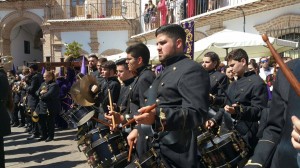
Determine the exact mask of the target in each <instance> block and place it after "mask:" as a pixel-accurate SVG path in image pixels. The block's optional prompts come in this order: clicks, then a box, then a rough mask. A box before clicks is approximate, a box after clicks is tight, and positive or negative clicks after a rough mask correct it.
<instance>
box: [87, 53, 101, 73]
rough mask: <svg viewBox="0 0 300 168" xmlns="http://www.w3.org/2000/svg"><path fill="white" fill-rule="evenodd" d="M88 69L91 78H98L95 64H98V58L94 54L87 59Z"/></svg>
mask: <svg viewBox="0 0 300 168" xmlns="http://www.w3.org/2000/svg"><path fill="white" fill-rule="evenodd" d="M88 61H89V64H88V67H89V74H90V75H93V76H95V77H96V76H98V75H99V71H98V69H97V63H98V57H97V55H95V54H90V55H89V57H88Z"/></svg>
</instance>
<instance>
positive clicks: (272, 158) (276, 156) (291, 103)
mask: <svg viewBox="0 0 300 168" xmlns="http://www.w3.org/2000/svg"><path fill="white" fill-rule="evenodd" d="M288 66H289V68H290V69H291V71H292V72H293V74H294V75H295V76H296V78H297V79H298V81H300V59H296V60H293V61H290V62H288ZM299 102H300V97H299V96H297V95H296V93H295V91H294V90H293V89H292V88H291V87H290V85H289V83H288V81H287V79H286V77H285V76H284V75H283V73H282V71H281V70H279V71H278V73H277V76H276V80H275V84H274V88H273V97H272V102H271V107H270V115H269V116H268V120H267V126H266V128H265V130H264V132H263V137H262V138H261V139H260V140H259V142H258V144H257V146H256V148H255V151H254V155H253V156H252V157H251V158H250V160H249V161H250V163H248V164H247V165H246V167H247V168H248V167H249V168H250V167H271V168H282V167H293V168H294V167H298V165H297V150H296V149H294V148H293V146H292V143H291V132H292V129H293V124H292V123H291V116H292V115H296V116H297V117H300V111H299V109H300V103H299ZM276 146H277V148H276ZM258 165H261V166H258ZM270 165H271V166H270Z"/></svg>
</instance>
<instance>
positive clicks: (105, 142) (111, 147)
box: [91, 132, 128, 167]
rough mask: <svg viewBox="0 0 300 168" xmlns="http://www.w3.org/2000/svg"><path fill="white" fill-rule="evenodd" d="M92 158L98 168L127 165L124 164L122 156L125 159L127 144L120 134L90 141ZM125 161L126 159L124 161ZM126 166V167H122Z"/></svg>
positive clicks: (116, 133)
mask: <svg viewBox="0 0 300 168" xmlns="http://www.w3.org/2000/svg"><path fill="white" fill-rule="evenodd" d="M91 147H92V150H93V154H92V155H93V156H94V157H95V161H96V162H97V165H98V166H102V167H110V166H112V165H116V164H117V165H123V166H121V167H125V166H126V165H127V161H126V163H124V156H125V155H126V157H127V153H128V152H127V148H128V144H127V141H126V138H124V136H123V134H122V133H121V132H115V133H113V134H108V135H106V136H104V137H103V138H99V139H97V140H96V141H92V145H91ZM125 160H126V159H125ZM124 164H126V165H124Z"/></svg>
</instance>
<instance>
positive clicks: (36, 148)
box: [5, 144, 66, 155]
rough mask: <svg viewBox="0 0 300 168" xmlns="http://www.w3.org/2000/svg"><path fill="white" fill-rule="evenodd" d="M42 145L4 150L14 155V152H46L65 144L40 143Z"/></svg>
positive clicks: (7, 153) (6, 153)
mask: <svg viewBox="0 0 300 168" xmlns="http://www.w3.org/2000/svg"><path fill="white" fill-rule="evenodd" d="M41 145H43V146H31V147H25V148H19V149H13V150H6V151H5V155H16V154H27V153H29V154H33V153H37V152H47V151H50V150H53V149H57V148H61V147H64V146H66V145H45V144H41Z"/></svg>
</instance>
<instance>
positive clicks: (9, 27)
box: [0, 10, 43, 55]
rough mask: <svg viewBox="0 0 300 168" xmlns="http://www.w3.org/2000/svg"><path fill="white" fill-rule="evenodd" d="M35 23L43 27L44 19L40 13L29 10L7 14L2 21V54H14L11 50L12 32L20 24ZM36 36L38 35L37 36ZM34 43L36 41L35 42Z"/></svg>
mask: <svg viewBox="0 0 300 168" xmlns="http://www.w3.org/2000/svg"><path fill="white" fill-rule="evenodd" d="M23 23H33V24H35V25H37V26H38V27H41V25H42V24H43V20H42V18H41V17H39V16H38V15H36V14H34V13H32V12H29V11H21V10H18V11H14V12H11V13H9V14H7V15H6V16H5V17H4V18H3V19H2V21H1V23H0V34H1V37H0V38H1V43H0V46H1V47H0V54H1V55H12V51H11V45H12V41H11V39H10V38H11V33H12V31H13V29H14V28H15V27H16V26H17V25H18V24H23ZM35 38H36V37H35ZM33 44H34V43H33Z"/></svg>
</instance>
